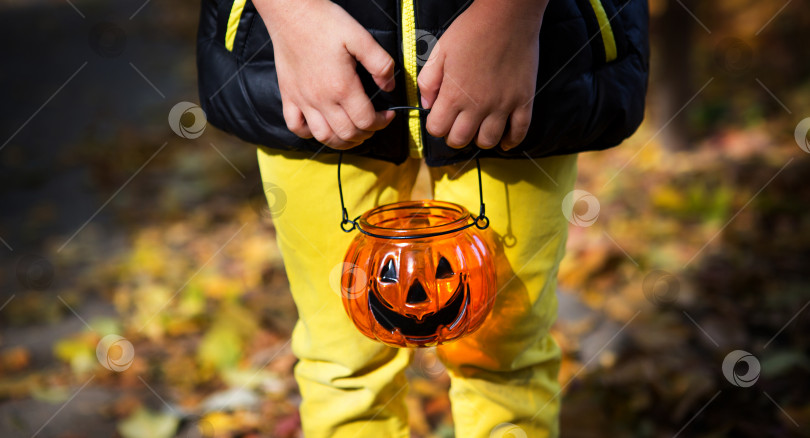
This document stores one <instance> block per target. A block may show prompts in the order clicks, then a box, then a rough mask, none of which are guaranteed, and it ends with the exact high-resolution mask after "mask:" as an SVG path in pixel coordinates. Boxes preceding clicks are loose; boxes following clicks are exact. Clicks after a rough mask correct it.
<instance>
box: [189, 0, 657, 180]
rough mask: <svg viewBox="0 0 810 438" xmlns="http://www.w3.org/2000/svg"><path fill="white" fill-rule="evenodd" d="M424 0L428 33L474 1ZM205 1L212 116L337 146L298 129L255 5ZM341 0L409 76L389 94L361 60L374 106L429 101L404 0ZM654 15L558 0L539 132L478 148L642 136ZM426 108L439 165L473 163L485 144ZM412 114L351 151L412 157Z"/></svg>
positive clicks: (635, 5) (616, 0)
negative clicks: (449, 137) (408, 54)
mask: <svg viewBox="0 0 810 438" xmlns="http://www.w3.org/2000/svg"><path fill="white" fill-rule="evenodd" d="M413 1H414V11H415V12H414V15H415V22H416V26H415V27H416V29H415V33H416V35H417V40H418V39H419V37H420V36H424V35H432V36H435V37H436V38H438V37H441V35H442V33H443V32H444V30H445V29H446V28H447V26H449V25H450V23H452V20H453V19H454V18H455V17H457V16H458V14H460V13H461V12H462V11H463V10H464V8H465V7H466V5H467V4H468V3H469V1H468V0H413ZM202 3H203V5H202V16H201V19H200V28H199V35H198V47H197V50H198V53H197V58H198V75H199V90H200V100H201V103H202V107H203V109H204V110H205V112H206V115H207V117H208V120H209V122H210V123H212V124H213V125H215V126H217V127H219V128H221V129H223V130H225V131H227V132H231V133H233V134H235V135H237V136H238V137H240V138H241V139H243V140H245V141H247V142H250V143H255V144H261V145H264V146H268V147H272V148H277V149H285V150H302V151H312V152H313V153H314V152H316V151H322V152H333V150H332V149H330V148H328V147H324V146H323V145H322V144H320V143H319V142H318V141H317V140H315V139H308V140H304V139H301V138H298V137H297V136H296V135H295V134H293V133H292V132H290V131H289V130H288V129H287V127H286V124H285V122H284V118H283V116H282V106H281V99H280V94H279V89H278V82H277V76H276V71H275V64H274V60H273V45H272V43H271V42H270V38H269V36H268V33H267V29H266V28H265V26H264V22H263V21H262V19H261V17H259V14H258V13H257V12H256V8H255V7H254V6H253V3H252V2H251V1H250V0H202ZM336 3H338V4H339V5H340V6H342V7H343V8H344V9H345V10H346V11H347V12H349V13H350V14H351V15H352V16H353V17H355V18H356V19H357V20H358V21H359V22H360V24H362V25H363V26H364V27H365V28H366V29H368V30H369V32H371V34H372V35H373V36H374V38H375V39H376V40H377V41H378V42H379V43H380V44H381V45H382V47H383V48H385V49H386V50H387V51H388V52H389V53H390V54H391V55H392V56H393V58H394V60H395V61H396V63H397V65H396V68H395V70H396V71H397V72H398V73H397V76H396V82H397V83H396V87H395V88H394V91H392V92H391V93H386V92H382V91H380V90H379V88H378V87H377V86H376V85H375V84H374V81H373V80H372V79H371V76H370V75H369V74H368V73H367V72H366V71H365V70H364V69H363V68H362V66H359V65H358V73H359V74H360V78H361V80H362V82H363V84H364V86H365V88H366V93H367V94H368V95H369V96H373V98H372V103H373V104H374V107H375V108H376V109H377V110H382V109H386V108H389V107H393V106H404V105H411V106H414V105H417V106H418V104H417V102H418V99H417V100H416V102H409V101H408V98H407V96H406V86H405V83H404V81H405V76H404V75H405V73H404V71H405V69H404V65H403V63H404V62H405V61H403V51H402V43H401V41H403V39H402V33H403V27H402V26H401V23H402V14H401V11H400V1H397V0H375V1H374V2H371V1H370V0H365V1H363V0H339V1H336ZM240 6H241V10H240ZM240 12H241V13H240ZM648 18H649V12H648V6H647V0H601V1H600V0H592V1H591V0H550V1H549V4H548V7H547V9H546V12H545V16H544V19H543V27H542V30H541V32H540V67H539V71H538V74H537V89H538V90H539V93H538V94H537V97H536V98H535V100H534V103H533V105H534V107H533V113H532V124H531V127H530V128H529V132H528V135H527V137H526V139H525V140H524V141H523V143H522V144H521V145H519V146H518V147H516V148H514V149H511V150H510V151H509V152H504V151H502V150H501V149H500V148H493V149H490V150H483V151H481V152H480V153H479V155H478V156H479V157H501V158H526V155H527V154H528V155H529V156H531V157H534V158H536V157H544V156H549V155H562V154H570V153H575V152H582V151H587V150H601V149H606V148H609V147H612V146H616V145H618V144H619V143H621V142H622V140H624V139H625V138H627V137H628V136H630V135H631V134H632V133H633V132H634V131H635V130H636V128H637V127H638V125H639V124H640V123H641V120H642V118H643V115H644V99H645V95H646V91H647V75H648V60H649V37H648V21H649V20H648ZM229 21H230V23H231V25H230V26H229ZM229 28H230V29H231V32H228V29H229ZM234 30H235V32H234ZM404 31H405V32H414V29H405V30H404ZM430 38H432V37H430ZM423 39H424V38H423ZM417 42H419V41H417ZM422 44H423V45H424V41H423V42H422ZM419 48H420V47H419V46H418V48H417V50H418V49H419ZM419 56H420V58H421V57H423V56H425V55H424V54H421V55H419ZM412 100H413V99H412ZM425 117H426V115H425V114H423V115H421V124H422V129H421V136H422V143H423V155H424V158H425V160H426V161H427V163H428V165H431V166H439V165H445V164H450V163H454V162H458V161H465V160H468V159H469V158H471V157H472V156H473V154H475V153H476V151H478V148H477V147H476V146H475V145H474V144H471V145H469V146H467V147H466V148H463V149H458V150H457V149H452V148H450V147H448V146H447V145H446V144H445V142H444V140H443V139H441V138H436V137H433V136H431V135H430V134H428V133H427V130H426V129H425ZM407 119H408V117H406V114H399V115H398V116H397V117H395V118H394V121H393V122H391V124H390V125H389V126H388V127H387V128H385V129H383V130H381V131H379V132H377V133H375V134H374V136H372V137H371V138H370V139H368V140H366V141H365V142H364V143H363V144H361V145H360V146H358V147H356V148H353V149H351V150H350V151H348V153H353V154H362V155H366V156H370V157H374V158H378V159H381V160H386V161H390V162H394V163H401V162H402V161H404V160H405V159H406V158H407V157H408V154H409V148H408V135H409V134H408V133H409V130H408V123H407Z"/></svg>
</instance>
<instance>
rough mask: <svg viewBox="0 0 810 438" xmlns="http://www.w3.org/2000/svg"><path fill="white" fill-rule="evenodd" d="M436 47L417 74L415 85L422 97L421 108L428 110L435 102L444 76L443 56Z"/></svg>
mask: <svg viewBox="0 0 810 438" xmlns="http://www.w3.org/2000/svg"><path fill="white" fill-rule="evenodd" d="M438 49H439V47H438V45H437V46H436V48H435V49H434V50H433V51H432V52H431V53H430V58H428V60H427V62H425V65H424V66H422V70H421V71H420V72H419V77H418V78H417V79H416V83H417V84H418V85H419V93H420V94H421V95H422V108H430V107H432V106H433V103H434V102H436V97H437V96H438V95H439V87H440V86H441V85H442V77H443V76H444V56H442V54H441V51H440V50H438Z"/></svg>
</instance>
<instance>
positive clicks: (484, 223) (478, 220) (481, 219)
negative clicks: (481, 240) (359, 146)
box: [337, 151, 489, 240]
mask: <svg viewBox="0 0 810 438" xmlns="http://www.w3.org/2000/svg"><path fill="white" fill-rule="evenodd" d="M342 162H343V151H340V154H339V155H338V166H337V171H338V192H340V209H341V221H340V229H341V230H343V231H344V232H346V233H350V232H352V231H353V230H354V229H355V228H356V229H357V230H358V231H360V232H361V233H363V234H365V235H367V236H371V237H377V238H380V239H394V240H397V239H424V238H427V237H434V236H441V235H444V234H450V233H455V232H457V231H461V230H465V229H467V228H470V227H471V226H473V225H475V227H476V228H478V229H479V230H483V229H486V228H487V227H489V218H488V217H487V216H486V206H485V205H484V190H483V185H482V184H481V162H480V161H479V160H478V157H476V158H475V166H476V168H477V169H478V200H479V202H480V204H481V206H480V209H479V212H478V216H476V217H474V218H473V221H472V222H471V223H469V224H465V225H462V226H460V227H457V228H454V229H451V230H446V231H441V232H435V233H425V234H419V235H416V236H381V235H379V234H374V233H371V232H369V231H366V230H364V229H362V228H360V227H359V226H358V225H357V220H358V219H360V216H357V217H356V218H354V219H349V212H348V211H347V210H346V204H345V203H344V202H343V183H342V182H341V179H340V166H341V163H342ZM349 224H351V226H350V227H347V225H349Z"/></svg>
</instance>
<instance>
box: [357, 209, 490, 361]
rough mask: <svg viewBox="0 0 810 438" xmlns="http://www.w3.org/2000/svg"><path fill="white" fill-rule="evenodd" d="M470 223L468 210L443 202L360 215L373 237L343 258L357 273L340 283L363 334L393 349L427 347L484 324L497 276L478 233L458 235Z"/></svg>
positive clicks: (362, 236) (466, 231) (360, 239)
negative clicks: (461, 226)
mask: <svg viewBox="0 0 810 438" xmlns="http://www.w3.org/2000/svg"><path fill="white" fill-rule="evenodd" d="M469 220H470V214H469V212H467V210H465V209H464V208H463V207H461V206H458V205H455V204H451V203H447V202H438V201H429V202H428V201H423V202H403V203H397V204H390V205H386V206H382V207H378V208H376V209H374V210H371V211H369V212H368V213H366V214H365V215H363V216H362V217H361V219H360V226H361V230H366V231H369V232H370V233H371V234H374V235H375V236H369V235H366V234H359V235H358V236H357V237H356V238H355V239H354V241H353V242H352V245H351V246H350V248H349V251H348V252H347V254H346V259H345V262H346V263H349V265H347V266H352V269H348V270H346V271H345V272H344V273H343V277H342V279H341V283H342V287H343V291H344V294H343V304H344V306H345V308H346V311H347V312H348V314H349V316H350V317H351V318H352V321H353V322H354V323H355V325H356V326H357V328H358V329H359V330H360V331H361V332H362V333H363V334H365V335H366V336H368V337H370V338H372V339H378V340H380V341H382V342H385V343H386V344H389V345H394V346H400V347H405V346H407V347H423V346H430V345H436V344H440V343H444V342H447V341H451V340H453V339H457V338H459V337H461V336H464V335H466V334H468V333H471V332H473V331H474V330H476V329H477V328H478V327H479V326H480V325H481V324H482V323H483V321H484V319H485V318H486V316H487V314H488V313H489V311H490V309H491V307H492V298H493V294H494V291H493V289H494V287H495V278H494V272H495V271H494V267H493V264H492V259H491V257H490V253H489V249H488V246H487V244H486V243H485V242H484V240H483V238H482V236H481V234H480V233H479V232H478V230H476V229H475V228H466V229H463V230H459V231H453V230H457V229H458V228H460V227H459V226H460V225H463V224H464V223H465V222H467V221H469ZM443 231H450V232H448V233H446V234H441V233H442V232H443ZM437 233H439V235H436V234H437ZM408 235H410V236H415V237H412V238H411V237H407V236H408ZM426 235H428V237H424V236H426ZM400 236H406V237H404V238H403V237H400ZM419 236H423V237H419Z"/></svg>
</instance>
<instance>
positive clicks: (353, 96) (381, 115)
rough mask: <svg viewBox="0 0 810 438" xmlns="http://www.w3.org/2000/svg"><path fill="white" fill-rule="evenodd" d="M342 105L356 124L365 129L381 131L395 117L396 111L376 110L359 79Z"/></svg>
mask: <svg viewBox="0 0 810 438" xmlns="http://www.w3.org/2000/svg"><path fill="white" fill-rule="evenodd" d="M340 106H341V107H342V108H343V110H344V111H345V112H346V114H347V115H348V116H349V119H350V120H351V121H352V123H354V126H356V127H357V128H359V129H361V130H364V131H379V130H380V129H383V128H385V127H386V126H388V124H389V123H391V120H393V119H394V111H374V106H373V105H372V104H371V100H369V98H368V96H366V93H365V91H363V87H362V86H361V85H360V80H359V79H358V80H357V84H356V87H354V89H353V91H352V92H351V93H350V94H349V97H347V98H346V99H344V100H343V101H341V102H340Z"/></svg>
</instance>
